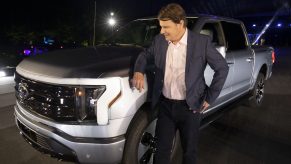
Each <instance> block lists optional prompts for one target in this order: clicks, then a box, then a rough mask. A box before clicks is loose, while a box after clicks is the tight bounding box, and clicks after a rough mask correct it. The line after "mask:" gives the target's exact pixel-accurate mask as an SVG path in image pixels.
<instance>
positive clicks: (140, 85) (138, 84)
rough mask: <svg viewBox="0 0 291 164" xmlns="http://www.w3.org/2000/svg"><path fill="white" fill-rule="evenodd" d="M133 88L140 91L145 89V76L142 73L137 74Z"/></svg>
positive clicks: (133, 80)
mask: <svg viewBox="0 0 291 164" xmlns="http://www.w3.org/2000/svg"><path fill="white" fill-rule="evenodd" d="M132 86H133V87H135V88H136V89H138V90H139V92H141V91H142V89H144V75H143V73H141V72H135V73H134V75H133V78H132Z"/></svg>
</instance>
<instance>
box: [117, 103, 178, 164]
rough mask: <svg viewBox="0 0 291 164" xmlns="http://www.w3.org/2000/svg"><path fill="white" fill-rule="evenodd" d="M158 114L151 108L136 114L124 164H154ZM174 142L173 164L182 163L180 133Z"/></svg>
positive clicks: (129, 135)
mask: <svg viewBox="0 0 291 164" xmlns="http://www.w3.org/2000/svg"><path fill="white" fill-rule="evenodd" d="M157 113H158V112H157V110H155V111H153V110H151V109H150V108H144V109H140V110H139V111H138V112H137V113H136V115H135V117H134V118H133V121H132V122H131V125H130V127H129V130H128V132H127V136H126V144H125V148H124V153H123V160H122V163H123V164H146V163H148V164H152V163H153V153H154V151H155V149H156V144H155V138H154V132H155V126H156V118H157ZM173 142H174V144H173V150H172V155H171V164H177V163H182V148H181V144H180V136H179V134H178V133H177V134H176V137H175V139H174V141H173Z"/></svg>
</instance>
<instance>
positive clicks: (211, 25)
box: [200, 22, 234, 106]
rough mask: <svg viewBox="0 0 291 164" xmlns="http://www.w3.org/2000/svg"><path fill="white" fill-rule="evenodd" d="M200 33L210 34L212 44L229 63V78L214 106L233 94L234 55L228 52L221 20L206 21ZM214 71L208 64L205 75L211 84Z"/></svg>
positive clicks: (207, 82)
mask: <svg viewBox="0 0 291 164" xmlns="http://www.w3.org/2000/svg"><path fill="white" fill-rule="evenodd" d="M200 34H204V35H208V36H209V37H210V39H211V42H212V45H213V46H214V47H215V48H216V49H217V50H218V52H220V54H221V55H222V56H223V57H224V58H225V60H226V61H227V63H228V65H229V73H228V76H227V79H226V81H225V83H224V86H223V88H222V91H221V92H220V95H219V97H218V98H217V99H216V101H215V102H214V104H212V106H215V105H216V104H219V103H220V102H223V101H225V100H228V99H229V98H230V96H231V92H232V80H233V79H232V76H233V63H234V61H233V57H232V54H231V53H228V52H226V51H225V50H226V44H225V40H224V37H223V30H222V27H221V24H220V23H219V22H206V23H205V24H204V25H203V26H202V29H201V30H200ZM213 75H214V71H213V70H212V69H211V67H210V66H209V65H208V64H207V66H206V69H205V71H204V77H205V81H206V84H207V85H208V86H209V85H210V83H211V81H212V79H213Z"/></svg>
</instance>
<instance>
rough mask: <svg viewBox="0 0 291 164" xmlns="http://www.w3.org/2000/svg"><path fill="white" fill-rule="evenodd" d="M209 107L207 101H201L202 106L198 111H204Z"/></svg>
mask: <svg viewBox="0 0 291 164" xmlns="http://www.w3.org/2000/svg"><path fill="white" fill-rule="evenodd" d="M208 107H209V104H208V102H207V101H204V102H203V105H202V108H201V110H200V113H203V112H204V111H206V109H207V108H208Z"/></svg>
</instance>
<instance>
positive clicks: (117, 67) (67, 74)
mask: <svg viewBox="0 0 291 164" xmlns="http://www.w3.org/2000/svg"><path fill="white" fill-rule="evenodd" d="M142 49H143V48H142V47H138V46H133V45H132V46H128V45H123V46H121V45H119V46H109V45H102V46H96V47H88V48H79V49H71V50H57V51H52V52H49V53H45V54H41V55H37V56H31V57H28V58H26V59H24V60H23V61H22V62H21V63H20V64H19V65H18V66H17V71H18V70H21V72H26V73H31V74H34V75H38V76H46V77H53V78H100V77H112V76H120V77H125V76H129V75H130V74H131V73H132V69H133V66H134V63H135V60H136V58H137V56H138V54H139V52H141V51H142ZM18 72H19V71H18Z"/></svg>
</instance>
